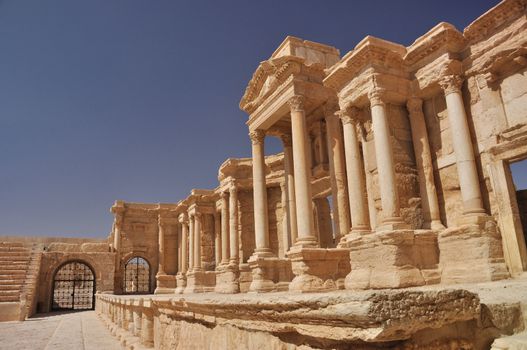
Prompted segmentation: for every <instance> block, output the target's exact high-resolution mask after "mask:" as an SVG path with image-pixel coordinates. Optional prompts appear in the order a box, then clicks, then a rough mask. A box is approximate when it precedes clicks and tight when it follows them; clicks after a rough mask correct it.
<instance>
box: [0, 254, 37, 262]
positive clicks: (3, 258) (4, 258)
mask: <svg viewBox="0 0 527 350" xmlns="http://www.w3.org/2000/svg"><path fill="white" fill-rule="evenodd" d="M15 261H20V262H24V263H29V261H30V257H29V255H28V256H7V255H6V256H4V255H1V254H0V262H15Z"/></svg>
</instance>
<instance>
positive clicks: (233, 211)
mask: <svg viewBox="0 0 527 350" xmlns="http://www.w3.org/2000/svg"><path fill="white" fill-rule="evenodd" d="M229 215H230V218H229V223H230V228H229V231H230V263H231V264H233V265H238V256H239V253H238V250H239V246H238V189H237V188H236V184H235V183H234V182H232V183H231V185H230V187H229Z"/></svg>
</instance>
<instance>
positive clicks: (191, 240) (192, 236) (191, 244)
mask: <svg viewBox="0 0 527 350" xmlns="http://www.w3.org/2000/svg"><path fill="white" fill-rule="evenodd" d="M195 235H196V234H195V230H194V214H191V215H189V230H188V237H189V245H188V269H189V271H192V270H194V242H195V241H196V236H195Z"/></svg>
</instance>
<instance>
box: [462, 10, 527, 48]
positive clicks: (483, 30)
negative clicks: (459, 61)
mask: <svg viewBox="0 0 527 350" xmlns="http://www.w3.org/2000/svg"><path fill="white" fill-rule="evenodd" d="M526 6H527V5H526V2H525V0H508V1H502V2H500V3H499V4H498V5H496V6H495V7H493V8H492V9H490V10H489V11H487V12H486V13H485V14H483V15H482V16H480V17H479V18H478V19H476V20H475V21H474V22H472V23H471V24H469V25H468V26H467V27H466V28H465V30H464V31H463V36H464V37H465V38H466V39H467V40H468V41H469V42H471V43H472V42H475V41H478V40H481V39H483V38H485V37H487V36H489V35H490V34H492V33H494V32H495V31H496V30H497V29H498V28H499V27H501V26H502V25H503V24H504V23H506V22H509V21H511V20H513V19H515V18H517V17H519V16H524V15H525V9H526Z"/></svg>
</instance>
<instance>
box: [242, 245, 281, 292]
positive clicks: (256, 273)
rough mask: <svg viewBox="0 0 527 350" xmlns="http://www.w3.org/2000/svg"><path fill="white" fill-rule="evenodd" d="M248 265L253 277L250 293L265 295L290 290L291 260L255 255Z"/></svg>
mask: <svg viewBox="0 0 527 350" xmlns="http://www.w3.org/2000/svg"><path fill="white" fill-rule="evenodd" d="M247 263H248V264H249V267H250V269H251V275H252V281H251V284H250V285H249V292H255V293H265V292H277V291H284V290H287V289H288V285H289V281H290V280H291V262H290V261H289V259H280V258H277V257H276V256H261V255H259V254H253V255H252V256H251V257H250V258H249V260H248V261H247Z"/></svg>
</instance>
